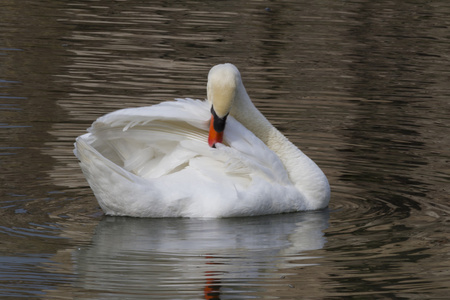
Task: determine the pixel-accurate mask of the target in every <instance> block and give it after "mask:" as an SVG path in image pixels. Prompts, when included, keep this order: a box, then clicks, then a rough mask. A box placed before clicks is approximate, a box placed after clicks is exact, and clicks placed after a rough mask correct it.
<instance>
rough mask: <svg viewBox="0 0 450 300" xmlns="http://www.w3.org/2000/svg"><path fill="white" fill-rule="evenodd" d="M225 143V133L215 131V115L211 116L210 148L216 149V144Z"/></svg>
mask: <svg viewBox="0 0 450 300" xmlns="http://www.w3.org/2000/svg"><path fill="white" fill-rule="evenodd" d="M222 141H223V131H221V132H218V131H216V129H214V115H213V116H211V122H210V124H209V136H208V144H209V146H210V147H213V148H215V147H216V143H222Z"/></svg>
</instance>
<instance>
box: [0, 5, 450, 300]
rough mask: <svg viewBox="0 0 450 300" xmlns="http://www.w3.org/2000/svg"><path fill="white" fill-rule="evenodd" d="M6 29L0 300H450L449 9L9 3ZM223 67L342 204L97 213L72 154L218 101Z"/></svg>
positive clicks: (0, 130)
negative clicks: (81, 145) (254, 210)
mask: <svg viewBox="0 0 450 300" xmlns="http://www.w3.org/2000/svg"><path fill="white" fill-rule="evenodd" d="M0 25H1V26H0V115H1V117H0V176H1V185H0V297H2V298H8V297H10V298H19V297H35V298H45V299H51V298H65V299H67V298H77V299H124V298H127V299H260V298H265V299H266V298H267V299H304V298H306V299H324V298H326V299H331V298H341V297H347V298H355V299H364V298H386V299H388V298H391V299H392V298H399V299H428V298H430V299H431V298H432V299H437V298H442V299H443V298H447V297H448V294H449V293H450V257H449V256H450V227H449V225H450V224H449V220H450V217H449V214H450V205H449V183H450V164H449V161H450V84H449V82H450V51H449V49H450V4H449V2H448V1H444V0H442V1H387V0H382V1H369V0H359V1H352V0H350V1H315V2H314V1H245V2H242V1H151V4H150V2H149V3H147V1H139V0H129V1H106V0H97V1H94V0H80V1H51V0H41V1H37V0H34V1H33V0H31V1H26V5H25V4H24V3H23V2H22V1H10V0H3V1H2V2H1V3H0ZM223 62H231V63H234V64H235V65H236V66H238V68H239V69H240V71H241V73H242V77H243V80H244V84H245V85H246V87H247V90H248V92H249V94H250V96H251V97H252V99H253V101H254V103H255V104H256V106H257V107H258V108H259V109H260V110H261V111H262V112H263V113H264V114H265V115H266V116H267V118H268V119H269V120H271V121H272V122H273V124H274V125H276V126H277V127H278V128H279V129H280V130H281V131H282V132H283V133H285V135H286V136H288V137H289V139H290V140H291V141H292V142H294V143H295V144H296V145H298V146H299V147H300V148H301V149H302V150H303V151H304V152H305V153H306V154H307V155H309V156H310V157H311V158H312V159H313V160H314V161H316V162H317V164H318V165H319V166H320V167H321V168H322V169H323V171H324V172H325V174H326V175H327V177H328V179H329V181H330V185H331V189H332V197H331V202H330V206H329V208H328V209H327V210H325V211H318V212H305V213H295V214H284V215H274V216H263V217H254V218H235V219H219V220H197V219H133V218H113V217H106V216H103V215H102V212H101V210H100V209H99V207H98V204H97V202H96V200H95V197H94V196H93V194H92V191H91V189H90V188H89V186H88V185H87V183H86V181H85V179H84V177H83V175H82V173H81V170H80V169H79V167H78V164H77V160H76V158H75V157H74V156H73V154H72V149H73V142H74V139H75V138H76V137H77V136H78V135H81V134H82V133H84V132H85V129H86V128H87V127H89V125H90V124H91V123H92V122H93V121H94V120H95V119H96V118H97V117H99V116H101V115H103V114H105V113H107V112H110V111H113V110H116V109H120V108H125V107H137V106H147V105H152V104H155V103H158V102H160V101H167V100H172V99H173V98H177V97H191V98H199V99H204V98H205V96H206V76H207V72H208V70H209V69H210V68H211V67H212V66H213V65H215V64H217V63H223Z"/></svg>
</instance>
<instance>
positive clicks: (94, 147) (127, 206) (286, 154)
mask: <svg viewBox="0 0 450 300" xmlns="http://www.w3.org/2000/svg"><path fill="white" fill-rule="evenodd" d="M207 92H208V99H209V101H210V102H211V103H208V102H202V101H198V100H197V101H195V100H191V99H184V100H179V101H177V102H165V103H161V104H159V105H155V106H151V107H143V108H134V109H124V110H120V111H116V112H113V113H111V114H108V115H106V116H104V117H101V118H99V119H98V120H97V121H96V122H95V123H94V124H93V126H92V127H91V128H90V133H88V134H85V135H83V136H81V137H79V138H78V139H77V142H76V150H75V154H76V155H77V156H78V158H79V159H80V162H81V163H80V165H81V167H82V169H83V172H84V173H85V175H86V178H87V180H88V182H89V184H90V185H91V187H92V189H93V191H94V193H95V195H96V197H97V199H98V201H99V203H100V205H101V207H102V208H103V210H104V211H105V212H106V213H107V214H110V215H129V216H142V217H176V216H189V217H224V216H246V215H261V214H274V213H281V212H292V211H300V210H314V209H320V208H323V207H326V206H327V204H328V201H329V194H330V190H329V185H328V181H327V179H326V177H325V175H324V174H323V173H322V171H321V170H320V169H319V167H317V165H316V164H315V163H314V162H313V161H312V160H310V159H309V158H308V157H307V156H306V155H305V154H303V153H302V152H301V151H300V150H299V149H298V148H297V147H296V146H294V145H293V144H292V143H291V142H289V141H288V140H287V139H286V137H284V136H283V135H282V134H281V133H280V132H279V131H278V130H277V129H275V127H273V126H272V125H271V124H270V123H269V121H267V119H266V118H265V117H264V116H263V115H262V114H261V113H260V112H259V111H258V110H257V109H256V108H255V106H254V105H253V104H252V102H251V100H250V98H249V96H248V95H247V92H246V90H245V88H244V85H243V84H242V81H241V76H240V74H239V71H238V70H237V68H236V67H235V66H233V65H231V64H224V65H218V66H215V67H213V68H212V69H211V71H210V72H209V76H208V88H207ZM211 104H212V106H211ZM210 111H211V112H212V117H211V114H210ZM229 113H230V115H231V116H230V117H228V114H229ZM227 117H228V118H227ZM233 117H234V118H233ZM210 118H211V122H210V124H211V125H210V131H209V132H210V133H209V144H210V145H211V146H213V147H216V148H210V147H208V144H207V143H206V140H208V137H207V134H208V123H209V119H210ZM235 118H236V119H235ZM236 120H239V122H240V123H239V122H238V121H236ZM225 122H226V124H227V125H226V128H225V130H224V126H225ZM241 124H242V125H244V126H245V127H244V126H242V125H241ZM253 133H254V134H253ZM255 135H256V136H255ZM222 139H223V142H224V144H226V145H228V146H229V147H227V146H224V145H222V144H221V142H222Z"/></svg>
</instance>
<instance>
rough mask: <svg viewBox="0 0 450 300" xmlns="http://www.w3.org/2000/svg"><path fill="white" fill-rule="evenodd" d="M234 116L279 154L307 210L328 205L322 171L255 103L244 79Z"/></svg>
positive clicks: (326, 181) (232, 111) (240, 85)
mask: <svg viewBox="0 0 450 300" xmlns="http://www.w3.org/2000/svg"><path fill="white" fill-rule="evenodd" d="M231 115H232V116H233V117H234V118H236V119H237V120H238V121H239V122H241V124H243V125H244V126H245V127H246V128H247V129H248V130H250V131H252V132H253V133H254V134H255V135H256V136H257V137H258V138H259V139H261V141H263V142H264V143H265V144H266V145H267V146H268V147H269V149H271V150H272V151H274V152H275V153H276V154H277V155H278V157H279V158H280V159H281V161H282V162H283V164H284V167H285V168H286V171H287V172H288V174H289V178H290V179H291V181H292V182H293V183H294V185H295V186H296V188H297V189H299V190H300V191H302V192H303V193H304V195H305V200H306V203H307V206H308V207H307V209H318V208H323V207H325V206H326V205H327V204H328V201H329V197H330V188H329V185H328V180H327V178H326V176H325V175H324V174H323V172H322V170H320V168H319V167H318V166H317V165H316V164H315V163H314V162H313V161H312V160H311V159H309V157H307V156H306V155H305V154H304V153H303V152H302V151H300V149H298V148H297V147H296V146H295V145H294V144H292V143H291V142H290V141H289V140H288V139H287V138H286V137H285V136H284V135H283V134H282V133H281V132H279V131H278V130H277V129H276V128H275V127H274V126H273V125H272V124H271V123H270V122H269V121H268V120H267V119H266V117H264V115H263V114H262V113H261V112H260V111H259V110H258V109H257V108H256V107H255V106H254V104H253V103H252V101H251V100H250V97H249V96H248V94H247V91H246V90H245V87H244V85H243V83H242V81H241V82H240V83H239V86H238V87H237V90H236V96H235V101H234V103H233V106H232V109H231Z"/></svg>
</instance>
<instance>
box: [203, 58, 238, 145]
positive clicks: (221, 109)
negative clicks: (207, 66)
mask: <svg viewBox="0 0 450 300" xmlns="http://www.w3.org/2000/svg"><path fill="white" fill-rule="evenodd" d="M240 83H241V74H240V73H239V70H238V69H237V68H236V67H235V66H234V65H232V64H221V65H217V66H214V67H212V68H211V70H210V71H209V74H208V85H207V96H208V100H209V101H210V102H211V104H212V106H211V114H212V117H211V124H210V129H209V138H208V143H209V145H210V146H211V147H214V145H215V144H216V143H221V142H222V139H223V131H224V130H225V122H226V119H227V116H228V114H229V113H230V110H231V107H232V105H233V102H234V99H235V98H236V91H237V89H238V87H239V84H240Z"/></svg>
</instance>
